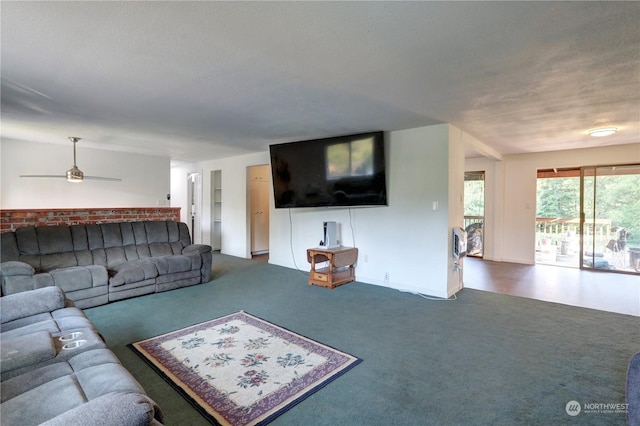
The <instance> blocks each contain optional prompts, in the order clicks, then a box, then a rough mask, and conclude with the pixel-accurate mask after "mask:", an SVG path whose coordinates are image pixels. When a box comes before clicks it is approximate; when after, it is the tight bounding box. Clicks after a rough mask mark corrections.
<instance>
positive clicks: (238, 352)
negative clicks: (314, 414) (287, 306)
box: [129, 312, 361, 426]
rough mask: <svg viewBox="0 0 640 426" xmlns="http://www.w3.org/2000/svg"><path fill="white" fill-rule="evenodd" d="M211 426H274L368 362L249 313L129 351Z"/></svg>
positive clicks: (175, 333) (153, 340)
mask: <svg viewBox="0 0 640 426" xmlns="http://www.w3.org/2000/svg"><path fill="white" fill-rule="evenodd" d="M129 346H130V347H131V348H132V349H133V350H134V351H135V352H136V353H138V355H140V356H141V357H142V358H143V359H144V360H145V361H146V362H147V363H148V364H149V365H151V366H152V367H153V368H154V369H155V370H156V371H157V372H158V373H159V374H161V375H162V376H163V377H164V378H165V380H167V381H168V382H169V383H171V384H172V385H173V386H174V387H175V388H176V389H177V390H178V391H179V392H180V393H181V394H182V395H183V396H184V397H185V398H187V399H188V400H189V401H190V402H191V403H192V404H193V405H194V406H195V407H196V408H197V409H198V410H199V411H200V412H201V413H202V414H203V415H204V416H205V417H206V418H207V419H208V420H209V421H211V422H212V423H218V424H222V425H234V426H238V425H259V424H262V425H264V424H267V423H268V422H269V421H271V420H273V419H274V418H275V417H276V416H278V415H280V414H282V413H283V412H284V411H286V410H288V409H289V408H291V407H292V406H293V405H295V404H297V403H298V402H300V401H302V400H303V399H304V398H306V397H307V396H309V395H310V394H312V393H313V392H315V391H317V390H318V389H320V388H322V387H323V386H324V385H326V384H327V383H329V382H330V381H331V380H333V379H335V378H336V377H338V376H340V375H341V374H343V373H345V372H346V371H348V370H349V369H350V368H352V367H354V366H355V365H357V364H358V363H360V361H361V360H360V359H358V358H356V357H353V356H351V355H349V354H346V353H344V352H340V351H338V350H336V349H333V348H331V347H328V346H326V345H323V344H321V343H318V342H316V341H313V340H311V339H308V338H306V337H303V336H300V335H298V334H295V333H292V332H291V331H288V330H286V329H284V328H282V327H279V326H277V325H274V324H271V323H269V322H267V321H264V320H262V319H260V318H257V317H254V316H252V315H249V314H247V313H245V312H237V313H235V314H231V315H227V316H225V317H222V318H218V319H214V320H211V321H207V322H204V323H202V324H196V325H194V326H191V327H187V328H183V329H181V330H177V331H173V332H171V333H167V334H163V335H162V336H157V337H153V338H151V339H146V340H142V341H140V342H136V343H132V344H131V345H129Z"/></svg>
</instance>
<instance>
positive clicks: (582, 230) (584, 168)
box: [580, 163, 640, 275]
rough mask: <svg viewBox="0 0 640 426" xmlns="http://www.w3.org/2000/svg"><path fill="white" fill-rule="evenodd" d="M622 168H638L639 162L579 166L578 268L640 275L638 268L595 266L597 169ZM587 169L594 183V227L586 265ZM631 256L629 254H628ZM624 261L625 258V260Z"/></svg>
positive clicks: (639, 167)
mask: <svg viewBox="0 0 640 426" xmlns="http://www.w3.org/2000/svg"><path fill="white" fill-rule="evenodd" d="M617 167H620V168H623V167H636V168H638V169H640V164H639V163H627V164H599V165H593V166H582V167H580V269H585V270H589V271H600V272H610V273H611V272H613V273H618V274H631V275H640V270H638V269H636V270H635V271H631V270H628V271H627V270H623V269H611V268H605V267H597V266H595V265H596V261H595V258H596V241H595V239H596V237H595V227H596V221H597V219H596V205H597V195H598V194H597V185H596V179H597V177H598V172H597V171H598V169H603V168H617ZM587 170H593V176H592V177H593V180H594V184H593V203H592V206H591V209H592V216H593V217H592V218H591V220H592V222H591V224H592V225H593V229H594V233H593V234H594V235H593V238H592V239H593V243H592V244H591V250H592V251H591V254H592V257H591V266H589V265H587V264H586V262H585V260H587V257H586V256H585V249H589V247H587V246H586V245H585V236H586V235H585V233H586V229H587V217H586V216H587V214H586V208H587V206H586V205H585V204H586V203H585V200H586V197H585V191H586V185H585V171H587ZM587 177H591V176H587ZM630 256H631V254H630ZM625 261H626V260H625Z"/></svg>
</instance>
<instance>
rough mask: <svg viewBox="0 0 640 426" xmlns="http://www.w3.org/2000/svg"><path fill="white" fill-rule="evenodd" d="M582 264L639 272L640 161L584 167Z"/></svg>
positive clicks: (593, 267)
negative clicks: (628, 163)
mask: <svg viewBox="0 0 640 426" xmlns="http://www.w3.org/2000/svg"><path fill="white" fill-rule="evenodd" d="M581 182H582V184H581V192H582V197H581V204H582V206H581V210H582V220H581V222H582V223H581V225H582V226H581V232H582V238H581V244H582V249H581V254H582V260H581V265H582V267H583V268H586V269H599V270H609V271H611V272H624V273H632V274H639V275H640V164H630V165H618V166H591V167H583V168H582V170H581Z"/></svg>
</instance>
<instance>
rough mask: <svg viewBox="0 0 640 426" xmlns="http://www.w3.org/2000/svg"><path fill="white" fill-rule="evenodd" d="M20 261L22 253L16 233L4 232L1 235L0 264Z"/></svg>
mask: <svg viewBox="0 0 640 426" xmlns="http://www.w3.org/2000/svg"><path fill="white" fill-rule="evenodd" d="M18 259H20V251H19V250H18V243H17V242H16V233H15V232H3V233H2V234H0V262H8V261H10V260H18Z"/></svg>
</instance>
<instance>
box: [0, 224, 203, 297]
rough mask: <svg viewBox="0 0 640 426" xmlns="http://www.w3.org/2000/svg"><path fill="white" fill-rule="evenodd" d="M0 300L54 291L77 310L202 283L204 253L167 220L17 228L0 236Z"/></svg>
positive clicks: (184, 230) (179, 226) (183, 226)
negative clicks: (41, 290) (24, 293)
mask: <svg viewBox="0 0 640 426" xmlns="http://www.w3.org/2000/svg"><path fill="white" fill-rule="evenodd" d="M0 242H1V247H0V262H1V263H0V279H1V280H2V282H1V290H2V295H10V294H15V293H18V292H22V291H26V290H33V289H36V288H42V287H48V286H57V287H60V288H62V289H63V290H64V292H65V294H66V296H67V297H68V298H69V299H71V300H73V301H74V303H75V305H76V306H77V307H79V308H83V309H84V308H89V307H93V306H98V305H103V304H105V303H108V302H111V301H115V300H120V299H125V298H129V297H134V296H140V295H143V294H149V293H155V292H161V291H167V290H171V289H175V288H179V287H184V286H188V285H194V284H199V283H205V282H208V281H209V275H210V273H211V261H212V253H211V247H210V246H208V245H203V244H191V237H190V235H189V229H188V228H187V225H186V224H185V223H182V222H173V221H145V222H121V223H106V224H95V225H71V226H66V225H56V226H39V227H26V228H19V229H17V230H16V231H15V232H6V233H3V234H0Z"/></svg>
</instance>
